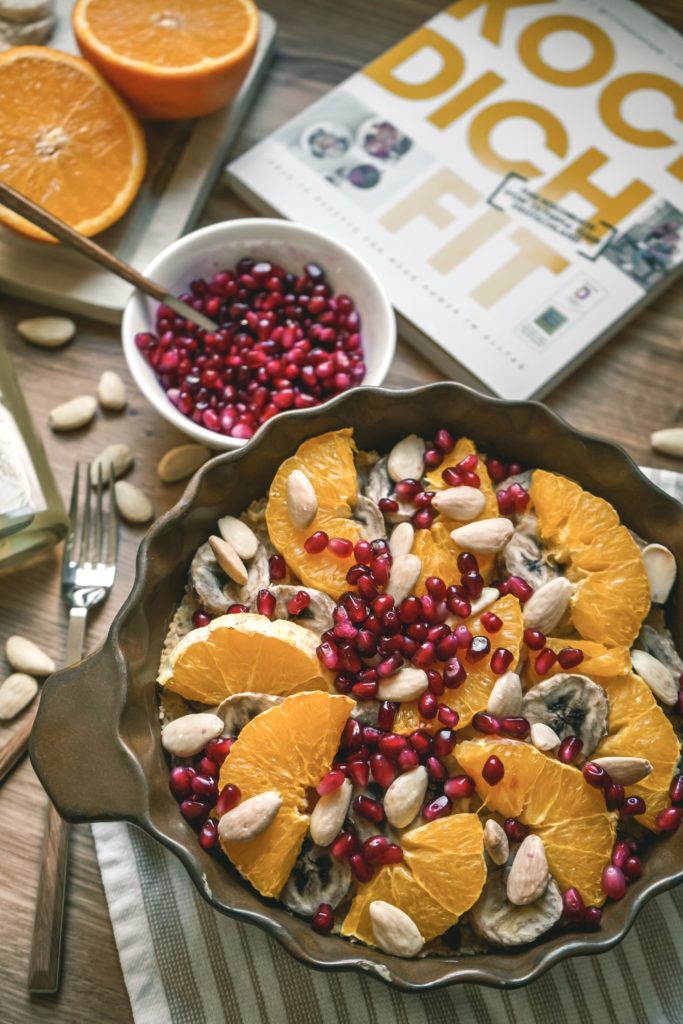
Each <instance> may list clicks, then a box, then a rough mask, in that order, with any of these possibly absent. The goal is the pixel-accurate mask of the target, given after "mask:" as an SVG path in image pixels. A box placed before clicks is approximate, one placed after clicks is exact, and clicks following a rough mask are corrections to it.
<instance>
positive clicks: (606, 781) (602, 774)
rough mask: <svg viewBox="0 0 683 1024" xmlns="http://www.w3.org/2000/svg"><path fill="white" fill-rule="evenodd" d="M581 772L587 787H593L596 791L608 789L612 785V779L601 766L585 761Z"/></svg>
mask: <svg viewBox="0 0 683 1024" xmlns="http://www.w3.org/2000/svg"><path fill="white" fill-rule="evenodd" d="M581 770H582V772H583V777H584V779H585V780H586V782H587V783H588V785H589V786H595V788H596V789H609V787H610V786H611V785H612V779H611V778H610V776H609V775H608V773H607V772H606V771H605V769H604V768H603V767H602V765H601V764H595V763H594V762H593V761H587V762H586V763H585V765H584V766H583V768H582V769H581Z"/></svg>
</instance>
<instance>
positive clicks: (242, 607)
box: [228, 604, 249, 615]
mask: <svg viewBox="0 0 683 1024" xmlns="http://www.w3.org/2000/svg"><path fill="white" fill-rule="evenodd" d="M248 611H249V609H248V608H247V606H246V604H231V605H230V607H229V608H228V615H240V614H241V613H242V612H248Z"/></svg>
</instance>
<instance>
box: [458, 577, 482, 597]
mask: <svg viewBox="0 0 683 1024" xmlns="http://www.w3.org/2000/svg"><path fill="white" fill-rule="evenodd" d="M462 585H463V587H464V588H465V590H466V591H467V595H468V596H469V597H474V598H475V599H476V598H477V597H481V592H482V590H483V589H484V577H483V576H482V575H481V573H478V572H466V573H463V575H462Z"/></svg>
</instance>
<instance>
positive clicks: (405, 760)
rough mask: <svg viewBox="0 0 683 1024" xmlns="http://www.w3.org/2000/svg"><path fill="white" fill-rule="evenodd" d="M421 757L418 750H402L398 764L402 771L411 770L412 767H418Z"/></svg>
mask: <svg viewBox="0 0 683 1024" xmlns="http://www.w3.org/2000/svg"><path fill="white" fill-rule="evenodd" d="M419 763H420V758H419V756H418V753H417V751H416V750H410V749H408V750H402V751H401V753H400V754H399V755H398V766H399V768H400V769H401V771H402V772H409V771H410V770H411V768H417V766H418V764H419Z"/></svg>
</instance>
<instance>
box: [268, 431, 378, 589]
mask: <svg viewBox="0 0 683 1024" xmlns="http://www.w3.org/2000/svg"><path fill="white" fill-rule="evenodd" d="M355 451H356V446H355V444H354V442H353V431H352V430H350V429H348V428H347V429H345V430H336V431H333V432H332V433H329V434H320V435H318V437H312V438H310V439H309V440H308V441H304V443H303V444H302V445H300V447H299V449H298V451H297V453H296V455H293V456H292V457H291V458H290V459H285V461H284V462H283V463H282V464H281V466H280V468H279V469H278V471H277V473H276V474H275V476H274V478H273V482H272V484H271V485H270V491H269V493H268V507H267V508H266V523H267V524H268V532H269V534H270V539H271V541H272V543H273V545H274V547H275V548H277V550H278V551H279V552H280V554H282V555H284V557H285V559H286V561H287V564H288V565H289V567H290V569H292V570H293V571H294V572H295V573H296V574H297V576H299V577H300V579H301V580H302V581H303V582H304V583H305V584H306V586H307V587H314V588H315V589H317V590H323V591H325V593H326V594H330V595H331V596H332V597H334V598H336V599H338V598H339V597H341V595H342V594H343V593H344V591H346V590H348V589H349V585H348V583H347V582H346V573H347V572H348V570H349V569H350V568H351V566H352V565H353V564H354V561H355V559H354V556H353V555H352V554H351V555H349V556H348V557H347V558H339V557H338V556H337V555H335V554H333V553H332V552H331V551H330V550H329V548H325V550H324V551H321V552H320V553H319V554H317V555H310V554H309V553H308V552H307V551H306V549H305V547H304V541H305V540H306V538H307V537H310V536H311V534H313V533H316V532H317V531H318V530H322V531H323V532H324V533H326V534H327V535H328V537H344V538H346V539H347V540H351V541H353V543H354V544H355V543H356V541H357V540H359V539H360V527H359V526H358V524H357V523H355V522H354V521H353V519H352V518H351V509H352V508H353V507H354V505H355V504H356V501H357V498H358V478H357V476H356V466H355V463H354V454H355ZM295 469H299V470H301V471H302V472H303V473H305V475H306V476H307V477H308V479H309V480H310V482H311V484H312V485H313V488H314V490H315V493H316V497H317V499H318V511H317V513H316V515H315V518H314V519H313V521H312V523H311V524H310V525H309V526H307V527H306V528H305V529H303V530H299V529H297V528H295V527H294V526H293V525H292V523H291V520H290V518H289V515H288V513H287V493H286V487H287V479H288V477H289V475H290V473H292V472H293V471H294V470H295Z"/></svg>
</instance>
